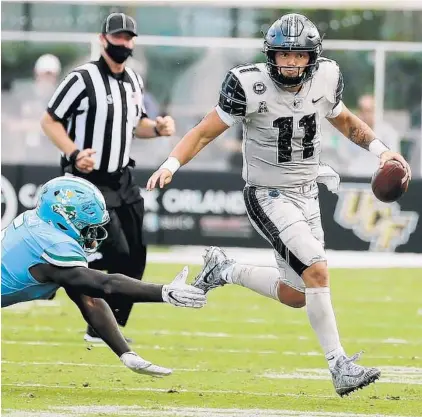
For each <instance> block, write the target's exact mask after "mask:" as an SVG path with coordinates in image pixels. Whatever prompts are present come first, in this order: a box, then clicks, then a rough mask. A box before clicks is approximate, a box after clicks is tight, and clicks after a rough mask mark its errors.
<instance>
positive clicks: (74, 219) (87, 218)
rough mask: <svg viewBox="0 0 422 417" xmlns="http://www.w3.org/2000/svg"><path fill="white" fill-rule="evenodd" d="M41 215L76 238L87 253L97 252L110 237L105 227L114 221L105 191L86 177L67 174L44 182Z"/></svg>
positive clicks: (39, 214)
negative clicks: (111, 220) (107, 207)
mask: <svg viewBox="0 0 422 417" xmlns="http://www.w3.org/2000/svg"><path fill="white" fill-rule="evenodd" d="M36 210H37V214H38V216H39V217H40V218H41V219H42V220H44V221H45V222H47V223H49V224H51V225H52V226H54V227H55V228H56V229H58V230H60V231H62V232H63V233H65V234H66V235H68V236H70V237H71V238H73V239H75V240H76V241H77V242H78V243H79V244H80V245H81V246H82V248H83V249H84V250H85V252H88V253H93V252H95V251H96V250H97V249H98V247H99V244H100V243H101V242H102V241H103V240H105V239H106V238H107V231H106V230H105V228H104V227H103V226H104V225H105V224H106V223H108V221H109V220H110V217H109V214H108V211H107V209H106V203H105V200H104V197H103V195H102V194H101V191H100V190H99V189H98V188H97V187H96V186H95V185H93V184H91V183H90V182H89V181H86V180H84V179H82V178H78V177H71V176H64V177H57V178H53V179H52V180H50V181H48V182H47V183H45V184H44V185H43V187H42V188H41V192H40V195H39V198H38V204H37V209H36Z"/></svg>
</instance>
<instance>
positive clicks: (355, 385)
mask: <svg viewBox="0 0 422 417" xmlns="http://www.w3.org/2000/svg"><path fill="white" fill-rule="evenodd" d="M361 354H362V352H360V353H357V354H356V355H353V356H352V357H351V358H348V357H347V356H341V357H340V358H338V359H337V362H336V364H335V366H334V368H333V369H331V376H332V378H333V384H334V388H335V390H336V392H337V394H338V395H340V396H341V397H343V396H344V395H349V394H350V393H352V392H353V391H356V390H358V389H361V388H363V387H366V386H367V385H369V384H372V383H373V382H375V381H376V380H377V379H379V377H380V376H381V371H380V370H379V369H377V368H365V367H364V366H361V365H357V364H355V363H354V362H355V361H357V360H358V359H359V358H360V356H361Z"/></svg>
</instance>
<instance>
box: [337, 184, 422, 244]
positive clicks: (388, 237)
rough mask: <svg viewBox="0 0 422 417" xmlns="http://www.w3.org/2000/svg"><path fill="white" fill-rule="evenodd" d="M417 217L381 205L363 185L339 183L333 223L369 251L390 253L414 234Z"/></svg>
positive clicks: (396, 206)
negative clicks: (348, 230)
mask: <svg viewBox="0 0 422 417" xmlns="http://www.w3.org/2000/svg"><path fill="white" fill-rule="evenodd" d="M418 218H419V215H418V213H416V212H414V211H400V206H399V204H398V203H396V202H394V203H390V204H386V203H382V202H381V201H378V200H377V199H376V198H375V196H374V195H373V193H372V190H371V188H370V187H369V186H368V185H366V184H342V185H341V186H340V191H339V199H338V201H337V206H336V210H335V212H334V220H335V221H336V222H337V223H338V224H339V225H340V226H342V227H344V228H346V229H351V230H353V233H354V234H355V235H356V236H357V237H359V238H360V239H361V240H363V241H365V242H370V246H369V250H370V251H377V252H392V251H394V250H395V249H396V247H397V246H399V245H403V244H405V243H407V241H408V240H409V236H410V235H411V234H412V233H413V232H414V231H415V229H416V225H417V223H418Z"/></svg>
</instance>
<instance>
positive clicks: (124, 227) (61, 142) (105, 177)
mask: <svg viewBox="0 0 422 417" xmlns="http://www.w3.org/2000/svg"><path fill="white" fill-rule="evenodd" d="M135 36H137V33H136V22H135V20H134V19H133V18H132V17H130V16H127V15H125V14H123V13H112V14H110V15H109V16H108V17H107V19H106V20H105V21H104V23H103V26H102V32H101V34H100V35H99V39H100V42H101V57H100V59H99V60H98V61H93V62H88V63H86V64H84V65H81V66H79V67H77V68H75V69H74V70H73V71H71V72H70V74H69V75H68V76H67V77H66V78H65V79H64V80H63V81H62V83H61V84H60V85H59V87H58V88H57V90H56V91H55V93H54V94H53V97H52V98H51V100H50V102H49V103H48V107H47V110H46V112H45V113H44V115H43V118H42V120H41V126H42V128H43V129H44V132H45V133H46V135H47V136H48V137H49V138H50V139H51V141H52V142H53V143H54V144H55V145H56V146H57V147H58V148H59V149H60V150H61V151H62V158H61V167H62V170H63V172H64V173H69V174H73V175H76V176H78V177H82V178H85V179H87V180H88V181H90V182H92V183H93V184H95V185H96V186H97V187H98V188H99V189H100V190H101V191H102V193H103V194H104V197H105V200H106V204H107V208H108V210H109V212H110V223H109V224H108V233H109V237H108V239H107V240H106V241H105V242H104V244H103V246H102V248H101V253H102V255H103V257H102V259H97V260H95V261H92V262H90V267H91V268H94V269H101V270H104V269H106V270H107V271H108V272H109V273H122V274H125V275H128V276H130V277H133V278H136V279H139V280H140V279H142V275H143V273H144V269H145V263H146V247H145V245H144V243H143V239H142V223H143V216H144V201H143V198H142V196H141V192H140V187H139V186H138V185H136V184H134V182H133V177H132V172H131V170H132V168H133V167H134V166H135V163H134V161H133V160H132V159H131V158H130V157H129V154H130V148H131V143H132V139H133V137H134V136H135V137H139V138H152V137H156V136H171V135H173V134H174V132H175V125H174V120H173V119H172V118H171V117H169V116H166V117H164V118H163V117H157V118H156V119H155V120H151V119H149V118H148V116H147V115H146V113H145V109H144V105H143V94H144V92H143V82H142V79H141V77H140V76H139V75H138V74H137V73H135V72H134V71H133V70H132V69H130V68H128V67H126V66H125V61H126V60H127V59H128V58H129V56H131V55H132V54H133V48H134V37H135ZM87 210H89V208H87ZM107 301H108V303H109V305H110V307H111V309H112V310H113V313H114V315H115V317H116V320H117V322H118V323H119V324H120V325H121V326H125V325H126V323H127V320H128V318H129V314H130V311H131V309H132V306H133V304H132V303H130V302H128V301H127V300H125V299H116V298H113V299H109V300H107ZM84 339H85V340H86V341H89V342H101V339H99V338H98V336H97V335H96V334H95V332H94V331H93V329H92V328H90V327H88V329H87V332H86V334H85V336H84Z"/></svg>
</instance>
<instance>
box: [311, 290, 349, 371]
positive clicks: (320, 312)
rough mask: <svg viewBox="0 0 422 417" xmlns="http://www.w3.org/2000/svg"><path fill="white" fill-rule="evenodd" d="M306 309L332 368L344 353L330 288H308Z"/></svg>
mask: <svg viewBox="0 0 422 417" xmlns="http://www.w3.org/2000/svg"><path fill="white" fill-rule="evenodd" d="M305 297H306V311H307V313H308V317H309V322H310V323H311V326H312V328H313V329H314V331H315V333H316V334H317V336H318V339H319V343H320V345H321V347H322V350H323V351H324V354H325V357H326V359H327V361H328V365H329V367H330V369H331V368H333V367H334V365H335V364H336V362H337V359H338V358H339V357H340V356H342V355H344V350H343V347H342V346H341V343H340V336H339V334H338V330H337V323H336V317H335V315H334V310H333V306H332V304H331V294H330V288H328V287H320V288H306V289H305Z"/></svg>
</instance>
